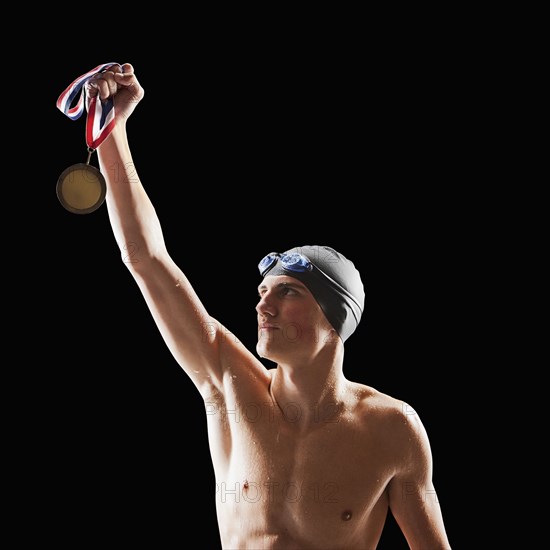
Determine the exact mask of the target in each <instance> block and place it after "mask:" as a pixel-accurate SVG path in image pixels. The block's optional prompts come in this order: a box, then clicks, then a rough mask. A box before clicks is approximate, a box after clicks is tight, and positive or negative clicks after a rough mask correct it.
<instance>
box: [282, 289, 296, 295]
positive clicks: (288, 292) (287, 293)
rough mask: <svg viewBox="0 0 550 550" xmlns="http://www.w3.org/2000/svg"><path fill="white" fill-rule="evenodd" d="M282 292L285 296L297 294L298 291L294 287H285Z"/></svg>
mask: <svg viewBox="0 0 550 550" xmlns="http://www.w3.org/2000/svg"><path fill="white" fill-rule="evenodd" d="M281 293H282V295H283V296H287V295H290V296H292V295H293V294H296V291H295V290H294V289H293V288H290V287H284V288H283V289H282V290H281Z"/></svg>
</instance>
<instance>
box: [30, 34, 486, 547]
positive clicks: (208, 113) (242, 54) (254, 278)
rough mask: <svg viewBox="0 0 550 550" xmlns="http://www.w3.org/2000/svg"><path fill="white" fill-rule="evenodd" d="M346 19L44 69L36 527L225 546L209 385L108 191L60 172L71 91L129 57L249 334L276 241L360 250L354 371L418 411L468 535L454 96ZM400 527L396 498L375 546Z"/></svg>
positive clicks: (164, 171)
mask: <svg viewBox="0 0 550 550" xmlns="http://www.w3.org/2000/svg"><path fill="white" fill-rule="evenodd" d="M347 40H348V41H347V42H346V41H339V42H338V48H336V47H334V46H335V44H334V43H332V44H331V43H330V42H329V43H328V46H327V47H326V48H322V47H320V46H319V44H309V43H307V42H304V43H303V44H301V45H299V47H298V48H294V49H292V50H290V49H284V50H283V49H281V48H278V47H276V46H274V45H262V47H261V48H252V47H250V44H246V43H244V42H243V43H241V41H239V40H238V39H235V41H234V42H232V43H230V45H229V46H228V47H221V45H220V44H217V45H216V47H215V48H214V47H211V46H210V44H209V43H208V42H207V41H205V42H204V43H200V44H199V45H197V44H195V46H194V48H187V49H184V51H182V52H181V54H178V53H175V50H174V49H170V50H167V51H166V52H164V51H163V52H161V53H163V54H165V53H166V55H158V53H157V55H153V54H149V53H143V52H144V50H146V48H144V47H143V45H142V47H141V48H140V49H139V50H136V49H135V47H132V45H130V44H125V45H123V46H122V47H121V46H114V47H109V48H107V47H104V48H94V49H93V50H92V49H85V51H83V52H81V53H79V55H77V56H72V57H71V60H70V61H69V60H67V59H66V58H64V57H63V56H59V58H58V59H56V58H55V56H54V55H53V54H52V55H51V56H50V58H49V60H50V61H52V62H51V63H49V64H48V66H47V67H46V66H42V67H39V68H37V69H36V70H38V71H39V72H40V74H41V75H42V78H41V83H40V85H39V86H38V89H37V90H36V92H37V93H36V97H35V99H36V102H35V104H36V105H38V107H39V114H38V116H37V118H36V121H35V123H34V124H33V128H34V130H33V132H34V131H38V128H42V129H45V130H47V133H46V134H45V135H44V138H43V139H42V140H41V147H40V153H39V154H40V155H41V156H42V158H40V162H36V163H32V164H30V168H29V169H28V170H27V172H26V173H28V174H30V175H33V174H39V177H38V179H39V180H40V182H41V184H40V185H41V189H40V191H41V193H40V203H39V205H36V204H32V205H30V206H38V208H37V211H39V214H37V216H36V218H35V219H36V225H34V223H33V226H34V228H35V230H36V232H35V233H34V234H33V235H32V237H31V238H30V240H31V241H32V248H31V249H30V250H29V251H28V253H29V254H32V255H33V258H34V259H35V260H38V261H39V263H40V269H39V273H34V274H32V273H31V274H29V275H27V277H28V284H29V291H30V293H31V294H33V295H36V301H35V304H34V305H35V306H36V305H37V304H39V307H36V308H35V309H33V311H36V313H33V315H32V320H30V319H27V321H29V322H31V323H32V326H33V327H36V328H38V329H39V330H38V332H39V333H40V334H41V335H42V337H41V338H39V339H38V340H39V341H38V342H37V343H36V346H37V347H39V348H40V354H41V356H42V357H43V358H44V366H43V368H41V369H39V372H38V373H36V374H34V375H33V383H32V388H33V390H35V391H36V397H37V398H38V401H35V403H40V407H39V408H40V411H39V412H38V413H37V415H36V417H35V418H34V426H33V427H36V428H37V430H36V432H34V433H36V438H35V440H34V443H33V445H35V446H36V451H37V453H39V455H40V456H41V457H42V460H40V462H39V463H35V464H34V468H33V474H32V476H31V477H32V478H33V479H35V480H36V481H35V483H36V487H37V488H38V487H39V488H40V490H37V493H38V495H39V496H38V498H36V500H35V502H36V505H37V507H41V508H42V509H44V510H47V511H49V512H51V515H52V517H53V519H49V520H48V521H47V522H45V525H44V527H43V536H44V539H47V540H51V541H52V542H56V543H57V544H58V545H60V546H63V545H65V544H66V545H68V546H72V545H73V544H74V546H79V543H80V542H82V541H87V542H88V541H90V540H97V541H99V542H100V541H106V540H108V541H109V542H114V543H120V544H122V543H124V544H133V543H137V542H145V541H150V542H151V547H158V548H171V547H172V546H173V547H181V546H184V547H185V544H186V543H188V541H189V540H190V538H193V539H194V538H195V537H198V540H199V542H198V543H197V545H196V546H194V547H199V548H211V549H215V548H218V547H219V538H218V533H217V522H216V517H215V509H214V489H215V483H214V477H213V470H212V466H211V461H210V455H209V450H208V444H207V439H206V430H205V415H204V407H203V403H202V401H201V399H200V398H199V395H198V394H197V392H196V390H195V388H194V386H193V385H192V384H191V383H190V381H189V380H188V379H187V378H186V376H185V374H184V373H183V372H182V371H181V370H180V368H179V367H178V366H177V364H176V363H175V361H174V360H173V358H172V357H171V355H170V354H169V352H168V350H167V348H166V347H165V345H164V343H163V341H162V339H161V337H160V334H159V332H158V331H157V329H156V327H155V325H154V322H153V320H152V318H151V316H150V314H149V312H148V310H147V308H146V306H145V303H144V301H143V299H142V297H141V295H140V293H139V291H138V288H137V286H136V285H135V283H134V282H133V280H132V278H131V276H130V275H129V273H128V272H127V270H126V267H125V266H124V264H123V263H122V261H121V260H120V253H119V251H118V248H117V246H116V244H115V241H114V238H113V236H112V233H111V230H110V227H109V223H108V218H107V211H106V207H105V206H103V207H102V208H100V209H99V210H98V211H96V212H94V213H92V214H89V215H84V216H80V215H76V214H72V213H70V212H67V211H66V210H64V209H63V207H62V206H61V205H60V203H59V202H58V200H57V197H56V194H55V184H56V181H57V178H58V176H59V174H60V173H61V172H62V171H63V170H64V169H65V168H66V167H67V166H69V165H70V164H73V163H76V162H85V160H86V156H87V152H86V144H85V140H84V129H85V119H84V117H82V118H81V119H79V120H77V121H71V120H70V119H69V118H67V117H66V116H65V115H64V114H62V113H61V112H60V111H59V110H57V108H56V106H55V102H56V99H57V97H58V95H59V94H60V93H61V92H62V91H63V90H64V88H65V87H66V86H67V85H68V84H69V83H70V82H72V80H74V79H75V78H76V77H78V76H80V75H81V74H83V73H85V72H87V71H88V70H90V69H91V68H93V67H95V66H96V65H99V64H101V63H107V62H120V63H124V62H130V63H132V64H133V65H134V67H135V71H136V74H137V76H138V78H139V80H140V82H141V84H142V85H143V87H144V88H145V92H146V93H145V98H144V100H143V101H142V102H141V104H140V105H138V107H137V109H136V111H135V113H134V115H133V116H132V117H131V119H130V120H129V122H128V132H129V136H130V144H131V148H132V152H133V155H134V161H135V165H136V169H137V171H138V173H139V175H140V178H141V180H142V182H143V184H144V186H145V188H146V190H147V192H148V194H149V196H150V197H151V199H152V201H153V203H154V204H155V207H156V209H157V212H158V215H159V217H160V219H161V222H162V225H163V229H164V234H165V239H166V241H167V244H168V248H169V250H170V252H171V254H172V256H173V257H174V258H175V260H176V261H177V263H178V264H179V265H180V266H181V267H182V269H183V270H184V272H186V274H187V275H188V277H189V279H190V280H191V282H192V284H193V285H194V287H195V289H196V290H197V292H198V294H199V295H200V296H201V298H202V300H203V302H204V303H205V305H206V307H207V309H208V310H209V311H210V313H211V314H212V315H213V316H214V317H216V318H217V319H219V320H220V321H221V322H222V323H224V324H225V325H226V326H228V327H229V328H230V329H231V330H232V331H233V332H235V333H236V335H237V336H238V337H239V338H240V339H241V340H242V341H243V342H244V343H245V344H246V345H247V346H248V347H250V348H251V349H254V345H255V337H256V319H255V311H254V306H255V304H256V298H257V293H256V287H257V284H258V282H259V279H258V273H257V270H256V265H257V262H258V261H259V259H261V257H262V256H263V255H264V254H265V253H266V252H269V251H272V250H281V251H282V250H286V249H288V248H290V247H292V246H299V245H304V244H325V245H329V246H333V247H334V248H336V249H337V250H338V251H340V252H342V253H343V254H344V255H346V256H347V257H349V258H350V259H352V260H353V261H354V262H355V264H356V266H357V267H358V268H359V270H360V271H361V273H362V278H363V282H364V284H365V289H366V308H365V314H364V318H363V321H362V323H361V325H360V326H359V327H358V329H357V331H356V333H355V334H354V335H353V336H352V337H351V338H350V339H349V340H348V342H347V343H346V357H345V365H344V372H345V375H346V376H347V377H348V378H349V379H352V380H355V381H358V382H361V383H364V384H368V385H371V386H373V387H375V388H377V389H378V390H380V391H383V392H385V393H388V394H390V395H392V396H394V397H397V398H400V399H403V400H405V401H407V402H408V403H410V404H411V405H412V406H413V407H414V408H415V409H416V411H417V412H418V413H419V414H420V417H421V418H422V420H423V422H424V424H425V426H426V429H427V431H428V435H429V437H430V442H431V445H432V452H433V456H434V482H435V486H436V489H437V490H438V495H439V500H440V502H441V505H442V509H443V514H444V518H445V522H446V526H447V530H448V534H449V538H450V541H451V544H453V545H459V544H460V542H459V541H460V537H461V533H460V525H461V524H460V523H459V522H461V517H460V512H459V510H460V505H459V503H460V502H462V501H463V500H464V499H466V498H467V496H468V493H469V492H471V491H472V490H474V488H472V487H469V486H468V481H467V477H466V476H465V475H464V470H466V469H468V467H469V466H468V464H469V457H468V451H467V449H468V446H467V445H466V447H461V445H463V444H464V443H463V441H462V435H463V433H464V431H466V430H467V429H468V427H467V426H466V427H465V426H464V423H465V422H467V420H465V419H464V418H463V415H462V414H461V412H462V411H461V407H460V406H459V405H458V403H459V395H460V392H461V391H463V388H464V385H465V383H466V379H467V378H468V377H469V376H471V372H469V371H470V370H472V369H474V367H473V365H472V351H471V350H472V346H473V342H474V341H475V340H477V339H479V338H480V335H479V334H476V333H475V332H472V330H471V329H469V328H467V326H465V323H464V318H465V316H467V315H471V311H470V309H471V303H470V295H469V279H470V277H471V276H472V274H473V273H474V272H475V268H474V263H475V259H473V258H472V257H471V256H470V255H469V254H470V252H468V253H466V246H467V241H468V239H469V236H467V229H465V228H467V226H468V220H467V219H466V220H465V215H464V209H463V204H464V203H463V199H462V196H461V191H460V186H459V184H458V181H459V180H460V167H459V166H458V165H457V164H453V163H454V160H453V159H454V157H452V158H451V155H450V153H449V150H448V144H446V143H445V139H444V136H445V132H444V130H443V129H442V128H443V126H444V122H445V120H446V119H447V120H448V117H449V116H450V115H449V114H448V113H447V114H446V111H445V105H444V103H445V102H444V101H440V100H439V99H438V97H437V96H436V94H434V93H433V88H431V90H432V92H430V93H428V92H427V91H426V90H427V89H429V87H427V88H423V90H422V91H419V90H418V87H417V84H415V82H416V83H418V82H421V81H422V75H420V74H419V72H418V68H417V69H416V70H415V79H416V80H413V81H411V80H410V79H408V80H407V79H406V78H405V74H406V73H407V72H408V68H407V64H403V65H402V67H401V77H400V78H395V77H393V78H391V79H389V80H388V79H387V78H385V77H386V76H388V77H389V76H391V74H393V71H390V70H389V69H388V68H387V67H386V68H385V67H384V64H382V63H381V64H380V65H378V64H377V63H376V62H373V61H371V60H369V59H367V60H365V59H363V58H362V57H361V55H359V53H358V49H357V46H358V43H356V42H355V41H354V38H353V37H352V36H350V37H348V38H347ZM223 45H224V46H226V44H223ZM136 51H138V52H139V53H137V54H136ZM168 51H169V52H170V53H167V52H168ZM344 54H345V55H344ZM411 72H412V71H411ZM366 76H367V77H368V78H367V80H366V81H365V77H366ZM406 82H407V84H406ZM404 86H408V88H406V93H403V87H404ZM404 98H406V99H404ZM37 123H38V124H37ZM96 163H97V159H95V158H94V157H92V164H96ZM35 179H36V178H35ZM29 200H30V199H29ZM32 200H33V203H34V202H35V201H34V199H32ZM46 281H47V282H46ZM30 300H31V302H32V301H33V300H34V298H33V297H32V296H31V298H30ZM23 321H24V320H23ZM25 347H26V346H25ZM29 347H33V346H32V345H29ZM22 351H23V353H31V351H33V350H31V349H29V350H27V349H23V350H22ZM34 351H36V350H34ZM33 399H34V396H33ZM464 449H466V450H464ZM342 467H345V465H342ZM54 497H55V498H54ZM406 547H407V546H406V543H405V542H404V540H403V537H402V535H401V534H400V533H399V530H398V529H397V527H396V526H395V524H394V522H393V520H392V518H391V517H389V518H388V521H387V526H386V529H385V532H384V534H383V537H382V541H381V543H380V546H379V548H380V550H385V549H391V550H399V549H400V548H406Z"/></svg>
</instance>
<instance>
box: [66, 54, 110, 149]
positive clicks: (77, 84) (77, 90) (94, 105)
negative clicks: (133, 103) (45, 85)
mask: <svg viewBox="0 0 550 550" xmlns="http://www.w3.org/2000/svg"><path fill="white" fill-rule="evenodd" d="M114 65H119V63H104V64H103V65H98V66H97V67H96V68H95V69H92V70H91V71H88V72H87V73H84V74H83V75H81V76H79V77H78V78H77V79H76V80H73V82H71V84H69V86H67V88H65V90H64V91H63V93H62V94H61V95H60V96H59V97H58V98H57V102H56V106H57V108H58V109H59V110H60V111H61V112H62V113H63V114H65V115H67V116H68V117H69V118H70V119H71V120H77V119H78V118H80V116H81V115H82V113H83V112H84V110H85V95H86V88H85V87H84V85H85V84H86V82H87V81H88V80H89V79H90V78H91V77H92V76H94V75H96V74H98V73H102V72H105V71H107V70H109V69H110V68H111V67H113V66H114ZM79 94H80V95H79ZM77 96H79V97H78V101H77V103H76V105H74V106H73V107H71V105H73V104H74V102H75V98H76V97H77ZM98 100H99V97H98V96H96V97H92V98H90V105H89V107H88V116H87V117H86V143H87V145H88V147H89V148H90V149H93V150H95V149H97V148H98V147H99V145H100V144H101V143H102V142H103V140H104V139H105V138H106V137H107V136H108V135H109V134H110V133H111V130H112V129H113V128H114V127H115V105H114V102H113V98H112V97H109V98H108V99H107V100H106V101H101V100H99V101H98Z"/></svg>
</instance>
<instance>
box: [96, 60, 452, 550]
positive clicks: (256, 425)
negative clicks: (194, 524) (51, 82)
mask: <svg viewBox="0 0 550 550" xmlns="http://www.w3.org/2000/svg"><path fill="white" fill-rule="evenodd" d="M86 94H87V97H88V99H90V98H94V97H96V98H97V97H99V98H100V99H101V100H102V101H105V100H107V99H112V100H113V101H114V106H115V108H116V112H117V123H116V124H115V126H114V128H113V130H112V131H111V133H110V134H109V136H108V137H107V138H106V139H105V140H104V141H103V142H102V143H101V145H100V146H99V148H98V150H97V152H98V159H99V163H100V167H101V171H102V172H103V174H104V176H105V179H106V183H107V195H106V204H107V209H108V214H109V220H110V223H111V226H112V230H113V233H114V236H115V239H116V241H117V243H118V246H119V248H120V250H121V253H122V255H123V256H125V255H126V254H127V250H128V249H129V247H131V248H132V250H133V251H134V257H133V261H131V262H125V265H126V266H127V268H128V270H129V272H130V274H131V276H132V277H133V279H134V280H135V281H136V283H137V285H138V287H139V289H140V291H141V294H142V296H143V298H144V299H145V301H146V303H147V305H148V307H149V309H150V311H151V313H152V316H153V318H154V321H155V323H156V325H157V326H158V328H159V330H160V333H161V334H162V337H163V339H164V341H165V342H166V345H167V346H168V348H169V350H170V351H171V353H172V355H173V357H174V360H175V361H176V362H177V363H178V364H179V365H180V366H181V368H182V369H183V371H184V372H185V373H186V374H187V376H188V377H189V379H190V381H191V382H190V383H192V384H194V386H195V387H196V390H197V391H198V392H199V393H200V395H201V396H202V399H203V400H204V404H205V411H206V418H207V429H208V438H209V444H210V450H211V457H212V464H213V468H214V473H215V478H216V491H215V495H213V498H214V499H215V503H216V510H217V519H218V528H219V532H220V539H221V542H222V546H223V548H225V549H231V550H233V549H237V548H238V549H246V548H249V549H259V548H262V549H275V548H282V549H290V548H299V549H301V550H307V549H315V550H321V549H331V550H334V549H345V550H352V549H361V550H374V549H376V547H377V544H378V542H379V540H380V538H381V535H382V532H383V529H384V525H385V522H386V518H387V516H388V514H389V513H391V514H393V516H394V518H395V520H396V522H397V524H398V525H399V528H400V529H401V531H402V533H403V535H404V537H405V538H406V540H407V542H408V545H409V546H410V548H411V549H415V550H420V549H422V550H426V549H430V550H448V549H450V548H451V546H450V543H449V540H448V537H447V534H446V530H445V526H444V521H443V515H442V510H441V506H440V503H439V500H438V498H437V495H436V490H435V487H434V484H433V481H432V467H433V460H432V454H431V450H430V444H429V440H428V436H427V433H426V431H425V429H424V426H423V424H422V422H421V420H420V418H419V416H418V414H416V413H415V411H414V409H413V408H412V407H411V406H410V405H409V404H407V403H404V402H403V401H401V400H399V399H396V398H394V397H392V396H389V395H386V394H384V393H381V392H380V391H377V390H376V389H375V388H373V387H370V386H367V385H364V384H360V383H357V382H354V381H351V380H348V379H347V378H346V377H345V376H344V374H343V367H344V345H345V342H346V341H347V339H348V338H350V337H352V336H353V334H354V331H355V330H356V328H357V326H358V324H359V323H360V321H361V318H362V316H363V313H364V307H365V292H364V287H363V283H362V280H361V276H360V274H359V272H358V270H357V269H356V267H355V265H354V263H353V261H352V260H351V259H349V258H347V257H346V256H344V255H343V254H341V253H339V252H338V251H337V250H335V249H334V248H332V247H330V246H325V245H323V244H307V243H296V244H299V245H300V246H296V247H294V248H291V249H289V250H285V251H270V250H269V248H270V247H269V244H268V243H267V242H266V244H267V246H268V247H269V248H268V250H264V251H262V252H261V253H260V254H258V255H257V256H258V257H257V259H256V260H254V261H253V260H252V258H253V254H254V253H253V252H251V254H250V256H249V257H247V258H246V259H247V260H248V262H242V263H241V264H240V267H239V269H246V266H247V265H248V264H250V263H251V262H253V264H254V265H255V264H256V263H257V264H258V270H259V278H258V301H257V305H256V312H255V315H256V316H257V322H258V334H257V344H256V349H255V350H254V351H255V353H254V352H253V351H250V350H249V349H246V347H245V346H244V345H243V344H242V343H241V342H240V340H239V339H238V338H236V337H232V333H229V332H228V330H227V329H226V328H225V327H224V326H222V325H221V324H220V323H219V322H218V321H217V320H216V319H214V318H213V317H212V316H211V315H210V314H209V312H208V311H207V310H206V308H205V306H204V305H203V303H202V302H201V300H200V298H199V296H198V295H197V294H196V292H195V290H194V288H193V286H192V284H191V282H190V281H189V280H188V279H187V277H186V275H185V273H184V271H182V269H181V268H180V267H179V266H178V265H176V263H175V262H174V261H173V259H172V257H171V256H170V254H169V252H168V250H167V248H166V244H165V241H164V238H163V233H162V229H161V224H160V221H159V219H158V217H157V214H156V211H155V208H154V207H153V205H152V204H151V202H150V200H149V197H148V195H147V194H146V191H145V190H144V187H143V186H142V183H141V181H140V179H139V176H138V174H136V172H135V168H134V164H133V159H132V154H131V149H130V145H129V141H128V135H127V132H126V121H127V120H128V118H129V117H130V116H131V114H132V112H133V110H134V109H135V108H136V106H137V105H138V104H139V102H140V101H141V100H142V99H143V97H144V90H143V88H142V87H141V85H140V84H139V82H138V79H137V77H136V74H135V73H134V69H133V67H132V66H131V65H130V64H125V65H120V66H119V65H115V66H113V67H111V68H110V69H109V70H107V71H104V72H101V73H98V74H96V75H94V76H93V77H92V78H90V79H89V81H88V82H87V83H86ZM112 166H117V167H119V169H118V170H112V169H110V167H112ZM115 174H116V175H117V177H115ZM241 266H244V267H241ZM183 268H184V269H185V266H183ZM254 268H255V267H254ZM218 276H219V283H220V284H223V282H224V280H223V273H219V275H218ZM228 335H229V336H228ZM262 359H266V360H269V361H271V362H272V363H273V365H274V366H273V367H272V368H267V367H266V366H265V365H264V363H263V361H262Z"/></svg>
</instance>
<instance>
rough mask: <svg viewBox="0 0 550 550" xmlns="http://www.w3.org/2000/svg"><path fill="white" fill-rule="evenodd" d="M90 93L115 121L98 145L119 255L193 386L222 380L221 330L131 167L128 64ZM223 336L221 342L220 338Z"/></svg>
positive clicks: (135, 90)
mask: <svg viewBox="0 0 550 550" xmlns="http://www.w3.org/2000/svg"><path fill="white" fill-rule="evenodd" d="M86 92H87V96H88V98H91V97H94V96H99V98H100V99H101V100H105V99H107V98H108V97H113V100H114V105H115V113H116V124H115V127H114V129H113V130H112V132H111V133H110V135H109V136H108V137H107V138H106V139H105V140H104V141H103V143H101V145H100V146H99V148H98V151H97V152H98V159H99V163H100V168H101V172H102V173H103V175H104V177H105V179H106V182H107V195H106V202H107V209H108V213H109V219H110V222H111V226H112V229H113V233H114V236H115V239H116V241H117V243H118V246H119V248H120V251H121V256H122V260H123V261H124V263H125V264H126V266H127V268H128V269H129V271H130V272H131V274H132V275H133V277H134V279H135V280H136V282H137V284H138V286H139V288H140V290H141V292H142V294H143V296H144V298H145V300H146V303H147V305H148V307H149V309H150V311H151V313H152V315H153V318H154V320H155V322H156V324H157V326H158V328H159V330H160V332H161V334H162V336H163V338H164V340H165V342H166V344H167V345H168V347H169V349H170V351H171V352H172V354H173V355H174V357H175V359H176V360H177V361H178V363H179V364H180V365H181V367H182V368H183V369H184V370H185V371H186V373H187V374H188V375H189V376H190V378H191V379H192V380H193V382H194V383H195V385H196V386H197V388H198V389H199V390H200V391H201V393H202V390H204V391H205V392H208V391H209V390H210V386H211V384H215V385H217V384H218V383H221V378H222V374H223V364H222V361H221V357H222V354H221V353H220V345H221V342H222V341H223V345H224V348H225V349H224V351H228V350H227V347H228V345H231V343H230V342H228V341H227V335H225V339H224V338H223V336H224V334H223V332H224V329H223V327H220V326H219V324H218V323H217V322H216V321H215V320H213V319H212V318H211V317H210V316H209V315H208V313H207V311H206V310H205V308H204V306H203V305H202V303H201V301H200V300H199V298H198V297H197V295H196V294H195V291H194V290H193V288H192V287H191V285H190V284H189V282H188V280H187V278H186V277H185V275H184V274H183V272H182V271H181V270H180V269H179V268H178V266H176V264H175V263H174V262H173V260H172V259H171V257H170V255H169V254H168V251H167V250H166V246H165V242H164V237H163V234H162V229H161V225H160V222H159V219H158V217H157V214H156V211H155V208H154V207H153V205H152V203H151V201H150V200H149V197H148V196H147V193H146V192H145V189H144V187H143V185H142V184H141V181H140V179H139V176H138V174H137V172H136V170H135V167H134V163H133V159H132V154H131V152H130V146H129V142H128V136H127V133H126V122H127V120H128V118H129V116H130V115H131V114H132V112H133V111H134V109H135V107H136V106H137V104H138V103H139V102H140V101H141V100H142V98H143V97H144V90H143V88H142V87H141V85H140V84H139V82H138V80H137V78H136V76H135V74H134V70H133V67H132V66H131V65H130V64H125V65H122V66H115V67H113V68H112V69H111V70H109V71H105V72H103V73H99V74H98V75H96V76H95V77H93V78H91V79H90V80H89V81H88V83H87V85H86ZM224 340H225V341H224Z"/></svg>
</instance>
